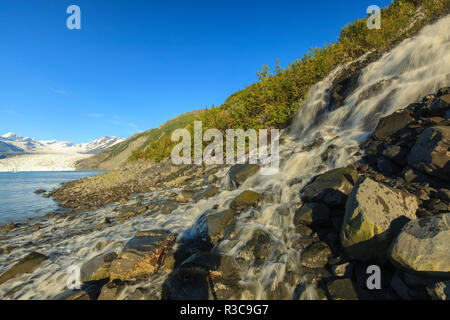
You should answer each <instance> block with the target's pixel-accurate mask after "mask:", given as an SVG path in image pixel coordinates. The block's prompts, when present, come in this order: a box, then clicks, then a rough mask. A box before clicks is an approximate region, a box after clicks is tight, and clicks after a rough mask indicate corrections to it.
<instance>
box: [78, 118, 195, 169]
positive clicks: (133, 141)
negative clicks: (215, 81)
mask: <svg viewBox="0 0 450 320" xmlns="http://www.w3.org/2000/svg"><path fill="white" fill-rule="evenodd" d="M199 113H200V110H196V111H191V112H187V113H184V114H182V115H179V116H178V117H175V118H173V119H171V120H169V121H167V122H166V123H164V124H162V125H161V126H159V127H158V128H155V129H150V130H147V131H145V132H142V133H138V134H135V135H133V136H132V137H130V138H128V139H126V140H125V141H122V142H121V143H118V144H116V145H114V146H112V147H110V148H108V149H105V150H103V151H102V152H100V153H98V154H96V155H95V156H92V157H90V158H88V159H84V160H82V161H80V162H79V163H77V165H76V169H77V170H112V169H116V168H119V167H121V166H123V165H124V164H126V163H127V161H128V160H129V159H130V157H131V156H132V154H133V152H135V151H136V150H144V149H145V148H146V147H147V146H148V145H149V144H151V143H154V142H157V141H159V140H160V139H161V138H162V137H164V136H166V137H169V138H170V133H171V132H172V131H173V130H174V129H176V128H183V127H185V126H187V125H188V124H189V123H192V121H194V119H195V118H196V117H197V116H198V114H199Z"/></svg>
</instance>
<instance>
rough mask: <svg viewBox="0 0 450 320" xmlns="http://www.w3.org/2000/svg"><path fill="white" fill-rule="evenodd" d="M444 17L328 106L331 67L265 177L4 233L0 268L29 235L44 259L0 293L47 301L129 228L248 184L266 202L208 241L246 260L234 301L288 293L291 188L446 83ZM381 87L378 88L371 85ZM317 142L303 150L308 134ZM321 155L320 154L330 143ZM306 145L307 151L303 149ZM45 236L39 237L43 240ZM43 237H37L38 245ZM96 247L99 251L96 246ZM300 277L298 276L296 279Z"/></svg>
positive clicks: (448, 41)
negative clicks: (130, 213)
mask: <svg viewBox="0 0 450 320" xmlns="http://www.w3.org/2000/svg"><path fill="white" fill-rule="evenodd" d="M448 30H450V15H449V16H446V17H444V18H442V19H441V20H439V21H437V22H436V23H434V24H433V25H430V26H427V27H425V28H424V29H423V30H422V31H421V32H420V33H419V34H418V35H417V36H416V37H414V38H411V39H408V40H406V41H404V42H402V43H401V44H400V45H398V46H397V47H396V48H394V49H393V50H392V51H390V52H389V53H387V54H385V55H383V56H382V57H381V58H380V59H379V60H378V61H376V62H373V63H371V64H369V65H368V66H367V67H366V68H364V69H363V70H362V73H361V76H360V78H359V82H358V84H357V86H356V89H355V90H354V91H353V93H352V94H351V95H350V96H348V98H347V99H346V101H345V104H344V105H343V106H341V107H340V108H338V109H336V110H334V111H328V110H327V106H328V101H329V93H330V92H331V89H332V83H333V80H334V79H335V77H336V76H337V75H338V74H339V71H340V68H338V69H336V70H335V71H334V72H332V73H331V74H330V75H329V76H328V77H327V78H326V79H325V80H323V81H321V82H320V83H318V84H317V85H315V86H314V88H312V90H311V92H310V93H309V97H308V99H307V101H306V103H305V104H304V105H303V106H302V107H301V109H300V111H299V113H298V115H297V118H296V119H295V121H294V123H293V125H292V127H291V130H290V134H289V135H288V136H287V137H285V140H286V143H284V144H283V145H282V146H280V156H281V158H282V160H283V162H282V167H281V168H280V171H279V173H278V174H277V175H275V176H255V177H253V178H251V179H249V180H248V181H246V182H245V183H244V184H243V185H242V186H241V187H240V188H239V189H238V190H234V191H222V192H220V193H219V194H217V195H216V196H215V197H213V198H210V199H208V200H201V201H199V202H198V203H196V204H195V205H192V204H186V205H182V206H180V207H179V208H178V209H176V210H175V211H173V212H172V213H171V214H170V215H163V214H152V215H143V216H137V217H135V218H133V219H129V220H127V221H124V222H123V223H120V224H114V225H112V226H110V227H108V228H105V229H102V230H95V231H92V232H91V233H86V232H85V230H86V229H90V228H92V226H95V225H97V224H98V223H100V222H101V221H102V220H103V219H104V217H108V216H109V217H112V218H114V216H115V212H114V207H113V206H107V207H105V208H102V209H99V210H97V211H92V212H86V213H85V214H83V215H80V217H79V218H77V219H76V220H73V221H71V220H57V219H53V220H51V219H50V221H49V226H51V227H49V228H43V229H42V230H39V231H37V232H35V233H29V232H27V233H23V234H20V237H13V238H11V239H9V240H5V245H12V246H13V247H15V249H14V257H15V258H14V259H15V260H14V259H13V260H11V259H9V258H7V256H5V255H0V272H3V271H5V270H6V269H7V268H8V267H9V266H10V264H11V263H15V262H16V261H17V259H19V258H20V257H22V256H23V255H25V254H26V253H27V252H29V250H30V249H29V247H27V246H28V245H29V243H30V242H36V243H40V244H39V245H38V246H37V247H36V248H34V249H33V250H38V251H40V252H42V253H44V254H46V255H48V256H49V257H50V259H49V260H48V261H47V262H45V263H44V264H43V265H42V266H41V267H40V268H39V269H38V270H36V271H35V272H34V273H33V274H32V276H31V278H30V276H29V275H23V276H20V277H17V278H16V279H13V280H11V281H8V282H7V283H4V284H3V285H1V286H0V297H5V295H6V294H7V293H8V294H9V295H8V297H5V298H11V299H46V298H52V297H54V296H55V295H57V294H58V293H60V292H62V291H64V290H65V289H66V280H67V277H68V275H67V274H66V271H67V268H68V267H69V266H71V265H81V264H83V263H84V262H86V261H88V260H89V259H91V258H93V257H94V256H96V255H98V254H101V253H104V252H107V251H111V250H114V251H117V252H118V251H120V250H121V248H122V247H123V245H124V244H125V243H126V242H127V241H128V240H129V239H130V238H131V237H132V236H133V235H134V234H135V233H136V232H137V231H142V230H149V229H157V228H162V229H167V230H170V231H172V232H176V233H178V234H183V233H185V231H186V230H187V229H189V228H190V227H191V226H192V225H193V224H194V223H195V221H196V219H197V218H198V217H199V215H201V214H202V213H204V212H205V211H207V210H211V209H212V208H213V207H214V206H218V208H217V209H214V210H224V209H227V208H228V207H229V204H230V202H231V201H232V200H233V199H234V198H235V197H236V196H237V195H238V194H239V193H241V192H242V191H243V190H246V189H253V190H255V191H258V192H265V193H268V194H270V195H271V197H272V198H273V203H270V204H265V205H263V207H262V208H261V209H259V210H257V211H256V210H255V211H251V210H249V211H246V212H244V213H242V214H241V215H240V216H239V221H238V223H237V227H236V231H235V232H234V234H235V236H234V237H233V238H232V239H228V240H224V241H222V242H221V243H220V244H219V245H218V247H217V248H216V249H217V250H219V251H222V252H224V253H226V254H231V255H234V256H236V257H242V258H244V259H245V258H248V264H247V267H246V268H245V269H243V270H241V282H240V284H241V286H242V287H243V288H244V290H243V294H242V296H241V297H240V298H248V299H272V298H274V299H292V298H293V297H294V288H295V285H292V283H290V282H289V281H287V277H288V275H289V274H290V273H292V271H294V273H295V270H299V268H300V259H301V253H300V252H299V251H298V250H296V249H295V248H294V245H293V242H294V241H295V240H296V239H297V238H298V235H297V234H296V233H295V231H294V226H293V213H294V211H295V209H296V206H297V205H298V204H299V202H300V199H299V191H300V190H301V189H302V187H303V186H304V185H305V184H306V183H307V182H308V181H309V180H310V178H311V177H313V176H315V175H317V174H319V173H321V172H324V171H327V170H330V169H333V168H337V167H343V166H346V165H348V164H350V163H351V162H353V161H354V160H356V159H357V157H358V151H359V147H358V146H359V144H360V143H361V142H362V141H363V140H364V139H366V137H367V136H368V134H370V132H371V131H372V130H373V129H374V127H375V126H376V125H377V123H378V120H379V119H380V118H381V117H383V116H385V115H388V114H390V113H392V112H393V111H394V110H396V109H400V108H403V107H405V106H406V105H408V104H410V103H413V102H415V101H416V100H417V99H419V98H421V97H423V96H425V95H427V94H430V93H434V92H436V91H437V90H438V89H439V88H440V87H445V86H449V85H450V33H449V32H448ZM378 86H381V88H382V89H381V90H378V91H377V90H374V88H376V87H378ZM319 138H321V139H323V141H324V142H323V143H322V144H321V145H320V146H316V147H315V148H313V149H306V146H309V145H311V143H312V142H313V141H315V140H317V139H319ZM332 145H334V146H335V147H334V148H333V149H330V150H331V153H330V154H329V156H328V158H327V159H326V160H325V161H323V160H322V159H321V157H320V155H321V154H322V153H323V152H325V151H326V150H327V149H328V148H329V147H330V146H332ZM307 150H310V151H307ZM177 191H179V190H177V189H173V190H164V191H158V192H153V193H149V194H148V195H146V196H145V199H144V200H145V201H148V202H151V201H160V200H161V199H164V198H169V197H170V193H171V192H177ZM255 230H263V231H265V232H266V233H267V234H269V235H270V240H271V242H270V247H271V252H272V253H271V254H270V255H269V257H268V258H267V259H266V260H265V261H264V262H263V263H262V265H258V266H255V265H253V264H252V257H251V256H250V257H249V256H248V254H249V253H248V252H246V251H245V250H243V248H244V247H245V245H246V243H247V242H248V240H250V238H251V236H252V233H253V232H254V231H255ZM43 239H44V240H45V239H49V241H43ZM41 241H43V242H41ZM99 244H101V246H100V248H101V249H97V248H98V247H99V246H98V245H99ZM166 276H167V275H161V276H158V277H154V278H152V281H147V282H145V283H139V284H136V285H133V286H130V287H128V288H126V289H125V290H124V292H123V293H122V294H121V296H120V297H119V298H122V297H126V296H127V294H129V293H130V292H134V290H135V288H136V286H139V287H141V288H142V287H145V288H146V289H148V290H150V292H154V293H155V294H158V293H159V292H160V291H161V284H162V282H163V281H164V280H165V277H166ZM300 280H301V279H300ZM305 292H306V294H305V296H303V298H315V292H314V290H312V288H307V290H305Z"/></svg>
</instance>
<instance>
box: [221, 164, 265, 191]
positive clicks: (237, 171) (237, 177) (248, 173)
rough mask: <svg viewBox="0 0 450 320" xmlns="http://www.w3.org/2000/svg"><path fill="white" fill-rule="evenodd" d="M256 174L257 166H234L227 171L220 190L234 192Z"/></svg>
mask: <svg viewBox="0 0 450 320" xmlns="http://www.w3.org/2000/svg"><path fill="white" fill-rule="evenodd" d="M258 172H259V165H257V164H236V165H234V166H232V167H231V168H230V170H228V172H227V174H226V176H225V179H224V181H223V186H222V188H223V189H225V190H235V189H237V188H238V187H239V186H240V185H242V184H243V183H244V182H245V181H246V180H247V179H248V178H250V177H252V176H254V175H255V174H257V173H258Z"/></svg>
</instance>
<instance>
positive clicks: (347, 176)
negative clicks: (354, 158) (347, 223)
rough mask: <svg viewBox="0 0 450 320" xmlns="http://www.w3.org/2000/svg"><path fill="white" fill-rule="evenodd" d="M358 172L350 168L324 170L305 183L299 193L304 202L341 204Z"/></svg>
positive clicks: (350, 189)
mask: <svg viewBox="0 0 450 320" xmlns="http://www.w3.org/2000/svg"><path fill="white" fill-rule="evenodd" d="M357 177H358V174H357V172H356V170H353V169H351V168H339V169H334V170H331V171H328V172H325V173H323V174H321V175H319V176H317V177H316V178H315V180H314V181H313V182H312V183H311V184H309V185H307V186H306V187H305V188H304V189H303V190H302V193H301V199H302V200H303V201H304V202H321V203H325V204H327V205H329V206H332V207H333V206H343V205H345V201H346V200H347V196H348V195H349V194H350V192H351V191H352V189H353V185H354V183H355V182H356V180H357Z"/></svg>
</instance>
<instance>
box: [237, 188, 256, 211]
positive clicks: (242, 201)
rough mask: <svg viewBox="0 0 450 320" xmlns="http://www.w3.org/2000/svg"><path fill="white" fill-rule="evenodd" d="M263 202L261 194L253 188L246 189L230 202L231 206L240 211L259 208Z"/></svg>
mask: <svg viewBox="0 0 450 320" xmlns="http://www.w3.org/2000/svg"><path fill="white" fill-rule="evenodd" d="M260 202H261V195H260V194H259V193H257V192H255V191H252V190H246V191H244V192H242V193H241V194H240V195H238V196H237V197H236V198H234V200H233V201H232V202H231V203H230V208H231V209H233V210H235V211H237V212H239V211H242V210H244V209H247V208H250V207H252V208H257V207H259V205H260Z"/></svg>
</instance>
